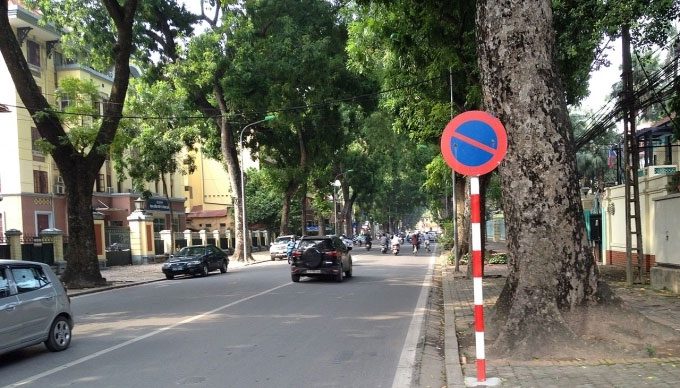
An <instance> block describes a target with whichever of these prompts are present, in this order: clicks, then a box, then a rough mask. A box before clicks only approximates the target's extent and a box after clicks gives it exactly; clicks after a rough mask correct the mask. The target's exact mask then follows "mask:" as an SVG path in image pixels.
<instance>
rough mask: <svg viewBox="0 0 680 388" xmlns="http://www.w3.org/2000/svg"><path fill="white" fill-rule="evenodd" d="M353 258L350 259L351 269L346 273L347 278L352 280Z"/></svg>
mask: <svg viewBox="0 0 680 388" xmlns="http://www.w3.org/2000/svg"><path fill="white" fill-rule="evenodd" d="M352 267H353V266H352V258H350V259H349V269H348V270H347V271H345V277H348V278H351V277H352Z"/></svg>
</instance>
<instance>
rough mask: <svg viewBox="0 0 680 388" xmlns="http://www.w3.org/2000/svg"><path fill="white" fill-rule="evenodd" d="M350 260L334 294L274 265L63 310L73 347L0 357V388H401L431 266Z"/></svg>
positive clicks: (369, 256) (120, 293)
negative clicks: (70, 322)
mask: <svg viewBox="0 0 680 388" xmlns="http://www.w3.org/2000/svg"><path fill="white" fill-rule="evenodd" d="M406 252H407V251H406V250H404V251H403V252H402V254H400V255H399V256H393V255H391V254H389V255H381V254H380V253H379V252H378V251H377V250H375V249H374V250H372V251H371V252H366V250H365V249H364V248H356V249H355V250H354V253H353V258H354V276H353V277H352V278H351V279H346V280H345V281H344V282H343V283H336V282H334V281H332V280H316V279H307V278H303V280H302V281H301V282H300V283H292V282H291V281H290V275H289V272H288V266H287V264H286V263H285V262H284V261H277V262H268V263H264V264H259V265H255V266H249V267H243V268H239V269H236V270H233V271H232V270H230V271H229V272H227V273H226V274H219V273H216V272H213V273H211V274H210V276H208V277H207V278H177V279H175V280H173V281H161V282H155V283H150V284H146V285H141V286H135V287H129V288H122V289H116V290H110V291H105V292H101V293H95V294H89V295H83V296H78V297H74V298H72V308H73V310H74V313H75V314H76V328H75V331H74V338H73V342H72V344H71V347H70V348H69V349H68V350H66V351H64V352H61V353H50V352H49V351H47V350H46V349H45V348H44V346H43V345H38V346H34V347H31V348H29V349H25V350H21V351H18V352H14V353H10V354H6V355H3V356H0V386H8V387H13V386H21V387H66V386H68V387H97V388H101V387H172V386H197V387H351V386H355V387H393V386H394V387H404V386H408V385H410V384H411V383H412V377H413V376H412V372H413V369H414V363H415V360H416V352H417V343H418V341H419V337H420V334H421V323H422V320H423V307H424V305H425V302H426V299H427V295H428V290H429V285H430V276H428V274H429V273H431V267H432V262H433V259H431V258H429V257H427V256H425V255H424V254H421V255H419V256H413V255H411V254H410V253H406Z"/></svg>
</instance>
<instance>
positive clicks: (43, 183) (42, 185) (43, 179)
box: [33, 170, 48, 194]
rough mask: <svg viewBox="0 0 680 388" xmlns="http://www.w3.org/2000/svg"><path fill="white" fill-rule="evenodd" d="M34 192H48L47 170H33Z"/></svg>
mask: <svg viewBox="0 0 680 388" xmlns="http://www.w3.org/2000/svg"><path fill="white" fill-rule="evenodd" d="M33 192H35V193H39V194H47V192H48V190H47V171H38V170H33Z"/></svg>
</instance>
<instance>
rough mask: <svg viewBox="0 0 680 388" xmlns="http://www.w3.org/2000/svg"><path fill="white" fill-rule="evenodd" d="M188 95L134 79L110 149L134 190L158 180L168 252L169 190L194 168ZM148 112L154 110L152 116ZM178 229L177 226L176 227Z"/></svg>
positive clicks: (194, 133)
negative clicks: (175, 178) (165, 214)
mask: <svg viewBox="0 0 680 388" xmlns="http://www.w3.org/2000/svg"><path fill="white" fill-rule="evenodd" d="M185 101H186V96H183V95H182V94H181V91H178V90H175V89H173V88H172V85H171V83H170V82H167V81H156V82H154V83H153V84H147V83H146V82H144V81H143V80H141V79H137V80H132V81H131V85H130V89H129V93H128V97H127V99H126V109H125V114H126V117H127V118H126V119H124V121H123V122H121V130H119V131H118V135H117V137H116V140H115V142H114V144H113V145H112V148H111V151H112V152H111V153H112V155H113V159H114V161H115V168H116V171H117V172H118V173H119V176H129V177H130V178H131V179H132V183H133V189H134V190H135V191H136V192H142V191H144V186H145V184H146V183H147V182H158V181H160V182H161V184H162V187H163V193H164V194H165V197H166V199H167V200H168V204H169V205H170V231H171V232H172V233H171V244H170V247H171V249H174V248H175V240H174V232H177V231H178V230H176V229H175V228H174V220H175V211H174V209H173V206H172V201H171V200H170V194H171V193H172V192H173V190H172V188H173V187H175V186H176V185H181V182H175V181H173V180H172V177H173V176H174V175H175V173H178V172H179V173H181V174H182V175H187V174H191V173H193V172H194V170H195V169H196V165H195V163H194V158H193V155H194V154H193V153H192V152H191V151H193V149H194V144H195V143H196V138H197V131H196V130H195V129H196V128H195V127H194V126H192V125H190V121H189V120H187V119H186V115H187V113H186V112H187V109H186V107H185V105H184V103H185ZM149 112H153V115H150V114H149ZM180 227H181V226H180Z"/></svg>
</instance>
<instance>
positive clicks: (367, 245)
mask: <svg viewBox="0 0 680 388" xmlns="http://www.w3.org/2000/svg"><path fill="white" fill-rule="evenodd" d="M372 240H373V239H372V238H371V234H370V233H367V234H366V247H367V248H369V249H370V248H371V245H372V244H371V241H372Z"/></svg>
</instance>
